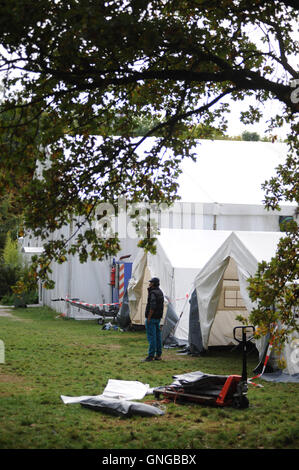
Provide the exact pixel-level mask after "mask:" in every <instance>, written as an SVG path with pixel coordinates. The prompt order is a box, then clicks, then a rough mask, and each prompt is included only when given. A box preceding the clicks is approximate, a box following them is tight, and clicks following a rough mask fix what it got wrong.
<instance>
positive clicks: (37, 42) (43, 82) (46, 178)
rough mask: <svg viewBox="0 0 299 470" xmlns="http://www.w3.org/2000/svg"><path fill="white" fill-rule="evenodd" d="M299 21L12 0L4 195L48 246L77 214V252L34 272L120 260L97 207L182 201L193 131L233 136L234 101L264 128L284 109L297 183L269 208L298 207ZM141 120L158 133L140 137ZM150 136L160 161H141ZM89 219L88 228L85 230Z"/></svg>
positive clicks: (208, 1)
mask: <svg viewBox="0 0 299 470" xmlns="http://www.w3.org/2000/svg"><path fill="white" fill-rule="evenodd" d="M297 24H298V5H297V2H295V1H292V0H285V1H273V0H272V1H271V0H250V1H249V0H221V1H218V0H217V1H216V0H188V1H187V0H186V1H185V0H159V1H158V0H152V1H146V0H126V1H123V0H107V1H99V0H97V1H96V0H63V1H62V0H55V1H53V0H36V1H35V2H32V1H30V0H3V1H2V2H1V18H0V31H1V33H0V35H1V37H0V43H1V45H2V47H1V49H0V52H1V53H0V70H1V76H2V81H3V86H4V93H3V97H2V103H1V120H0V129H1V136H0V144H1V170H0V195H1V194H2V195H3V194H7V193H10V194H14V197H15V199H16V202H15V204H16V207H19V210H20V211H21V212H23V215H24V221H25V226H26V227H27V228H29V229H31V230H32V231H33V233H34V235H36V236H40V237H41V239H42V240H48V237H49V235H50V234H51V233H52V232H55V231H56V230H57V229H59V228H60V227H62V226H63V225H64V224H67V223H68V222H69V221H70V219H71V217H75V224H76V230H77V231H76V230H75V233H74V236H73V238H72V240H71V242H70V243H66V240H64V239H55V241H53V242H48V243H47V244H46V245H45V252H44V254H43V257H42V258H41V259H40V260H39V262H38V263H37V262H36V265H35V268H36V271H38V274H39V276H40V277H41V278H42V279H44V281H45V284H46V285H48V286H50V285H51V283H49V279H48V277H47V272H48V267H49V264H50V261H51V259H53V258H56V259H58V260H60V261H63V260H64V259H65V257H66V256H67V254H68V253H69V252H71V253H73V252H76V251H78V252H79V254H80V257H81V259H82V261H84V260H86V258H87V256H88V249H89V250H90V251H89V253H90V254H91V256H92V257H93V258H94V259H102V258H103V257H104V256H105V255H107V254H114V253H116V251H117V250H118V247H119V245H118V240H117V238H110V239H108V240H107V239H106V240H99V239H98V237H97V235H96V233H95V231H94V229H93V228H92V221H93V219H94V218H95V217H96V214H95V207H96V205H97V204H98V203H99V202H103V201H105V202H112V203H113V202H115V201H116V200H117V198H118V197H120V196H122V197H126V198H127V200H128V201H132V202H134V201H140V200H143V201H145V202H146V201H156V202H166V203H171V202H172V201H174V200H175V198H176V197H177V196H176V192H177V183H176V180H177V177H178V175H179V172H180V161H181V159H182V158H185V157H192V145H193V144H194V138H195V136H194V134H193V133H192V125H194V126H195V127H196V129H198V128H199V127H198V126H200V129H202V132H203V134H202V135H203V136H205V137H209V135H212V132H214V130H215V128H216V129H218V130H219V131H220V132H224V131H225V129H226V115H227V113H229V112H230V109H231V106H230V105H229V101H228V98H230V103H231V102H233V101H239V100H241V101H242V100H243V99H244V98H245V97H247V96H251V97H252V98H255V102H256V105H252V106H250V107H249V109H247V110H246V109H244V111H243V112H242V114H241V117H240V119H241V120H242V121H243V122H244V123H253V122H258V121H259V119H260V118H261V116H262V110H263V106H264V104H265V103H266V102H267V101H268V102H269V103H271V101H273V100H278V101H279V102H280V103H281V104H282V106H283V109H284V111H283V114H282V115H280V116H276V117H275V116H273V122H272V123H270V127H271V125H272V126H277V125H278V126H282V125H283V124H284V123H288V124H289V125H290V128H291V131H290V135H289V145H290V157H289V161H288V164H289V165H290V168H292V170H291V171H292V174H291V175H289V180H288V183H287V185H285V183H286V180H285V179H284V181H282V179H283V178H285V177H286V172H287V171H288V167H287V166H285V167H284V168H281V169H280V175H278V176H277V179H274V180H273V181H269V182H267V184H266V199H265V200H266V204H267V205H268V207H276V206H277V205H278V204H279V202H280V201H281V200H284V199H285V198H287V199H288V200H293V201H294V200H295V201H297V202H298V181H297V183H296V182H294V181H293V180H292V175H293V171H294V169H296V168H297V167H298V163H297V162H298V160H297V158H298V142H297V132H298V124H297V122H296V116H297V115H298V110H299V105H298V102H299V99H298V90H297V88H298V86H297V85H298V82H297V80H298V72H297V71H296V70H295V66H294V64H293V62H294V57H295V56H296V53H297V51H298V43H297V42H296V28H297ZM296 87H297V88H296ZM136 116H138V119H139V122H140V121H141V122H142V121H147V122H148V120H152V122H153V123H154V125H153V127H152V129H150V130H149V131H148V132H147V133H146V134H145V135H144V136H142V137H139V138H135V139H133V136H134V132H133V131H134V127H135V123H136ZM112 129H113V130H115V129H117V133H118V137H112V136H111V132H112ZM95 135H101V136H102V140H101V142H100V144H99V143H98V141H97V140H96V139H95ZM151 135H155V136H157V139H156V141H155V145H154V146H153V148H152V150H151V151H150V152H149V153H145V154H142V153H138V149H139V147H140V145H141V143H142V142H143V141H144V139H146V138H147V137H149V136H151ZM186 135H187V136H188V138H186ZM196 137H197V138H198V137H199V136H198V132H197V133H196ZM166 149H169V150H170V152H169V153H167V154H165V150H166ZM167 155H168V156H167ZM199 157H200V156H199ZM37 166H38V168H39V175H42V178H40V177H39V178H38V176H37V173H36V172H35V169H36V167H37ZM296 184H297V186H296ZM290 197H291V198H292V199H290ZM82 220H84V221H86V220H87V222H88V224H90V226H87V229H86V230H85V229H84V230H85V231H84V230H83V229H82V230H83V232H82V230H81V232H80V233H79V229H80V228H82V227H83V223H82ZM85 227H86V226H85ZM152 243H153V240H151V239H148V240H145V241H144V243H143V245H144V246H145V247H147V248H150V249H152V246H153V245H152ZM88 247H89V248H88Z"/></svg>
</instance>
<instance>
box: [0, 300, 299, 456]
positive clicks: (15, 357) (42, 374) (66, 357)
mask: <svg viewBox="0 0 299 470" xmlns="http://www.w3.org/2000/svg"><path fill="white" fill-rule="evenodd" d="M12 313H13V318H9V317H1V316H0V340H2V341H3V342H4V344H5V363H4V364H0V423H1V424H0V448H1V449H174V448H175V449H263V448H268V449H295V448H298V446H299V423H298V408H299V405H298V390H299V387H298V384H284V383H278V384H277V383H269V382H266V381H262V380H260V381H258V383H261V384H262V385H263V388H258V387H254V386H252V385H249V392H248V398H249V402H250V406H249V408H248V409H243V410H238V409H234V408H230V407H225V408H218V407H217V408H216V407H208V406H206V405H199V404H191V403H189V404H179V403H174V402H168V403H163V406H164V407H165V414H164V415H163V416H159V417H147V418H145V417H141V416H133V417H118V416H111V415H109V414H104V413H101V412H95V411H93V410H90V409H87V408H83V407H82V406H81V405H80V404H70V405H65V404H64V403H63V402H62V400H61V398H60V395H67V396H80V395H98V394H101V393H102V392H103V390H104V388H105V386H106V384H107V381H108V379H119V380H138V381H140V382H142V383H146V384H149V385H150V386H151V387H155V386H163V385H169V384H170V383H171V382H172V376H173V375H175V374H181V373H186V372H191V371H196V370H202V371H204V372H207V373H213V374H240V373H241V368H242V357H241V353H240V351H237V350H230V351H211V352H209V353H208V354H207V355H205V356H202V357H191V356H178V355H177V352H178V351H177V350H176V349H170V350H165V352H163V357H164V360H163V361H160V362H158V361H155V362H152V363H143V362H141V360H142V359H143V358H144V357H145V356H146V352H147V341H146V336H145V333H144V332H121V331H113V330H108V331H107V330H106V331H105V330H102V327H101V326H99V325H98V324H97V323H96V322H95V321H84V322H81V321H75V320H68V319H62V318H57V313H56V312H54V311H53V310H51V309H48V308H39V307H35V308H27V309H15V310H13V312H12ZM257 362H258V359H257V354H256V352H252V353H251V354H250V355H249V357H248V373H249V375H250V376H251V375H252V370H253V369H254V367H255V366H256V365H257ZM143 401H144V402H146V403H150V404H152V403H153V402H155V401H156V400H155V397H154V396H153V395H147V396H146V397H145V398H144V400H143ZM161 405H162V404H161Z"/></svg>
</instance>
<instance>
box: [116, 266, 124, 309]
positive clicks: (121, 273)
mask: <svg viewBox="0 0 299 470" xmlns="http://www.w3.org/2000/svg"><path fill="white" fill-rule="evenodd" d="M118 279H119V281H118V302H119V305H120V306H121V305H122V303H123V298H124V293H125V265H124V263H120V264H119V278H118Z"/></svg>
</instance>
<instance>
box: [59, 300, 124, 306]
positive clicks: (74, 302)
mask: <svg viewBox="0 0 299 470" xmlns="http://www.w3.org/2000/svg"><path fill="white" fill-rule="evenodd" d="M65 301H66V302H69V303H70V304H75V305H84V306H86V307H105V306H109V307H110V306H112V305H121V303H120V302H115V303H111V304H88V303H87V302H80V301H79V300H71V299H67V298H66V299H65Z"/></svg>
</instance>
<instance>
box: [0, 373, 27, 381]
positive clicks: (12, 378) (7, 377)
mask: <svg viewBox="0 0 299 470" xmlns="http://www.w3.org/2000/svg"><path fill="white" fill-rule="evenodd" d="M22 382H24V377H20V376H19V375H13V374H11V375H8V374H1V371H0V383H7V384H18V383H22Z"/></svg>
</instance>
